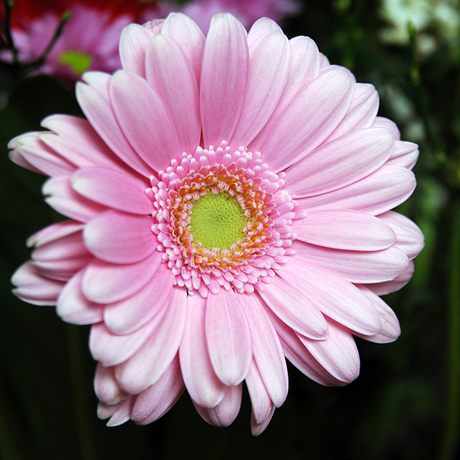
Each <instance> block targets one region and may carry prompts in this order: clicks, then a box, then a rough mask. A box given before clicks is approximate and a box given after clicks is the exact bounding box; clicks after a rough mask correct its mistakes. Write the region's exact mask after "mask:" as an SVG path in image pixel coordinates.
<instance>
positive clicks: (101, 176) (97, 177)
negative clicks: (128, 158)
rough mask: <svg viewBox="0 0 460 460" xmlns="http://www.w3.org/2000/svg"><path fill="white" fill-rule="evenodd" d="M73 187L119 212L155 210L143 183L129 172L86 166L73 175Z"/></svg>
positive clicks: (143, 212) (145, 212)
mask: <svg viewBox="0 0 460 460" xmlns="http://www.w3.org/2000/svg"><path fill="white" fill-rule="evenodd" d="M71 181H72V188H73V189H74V190H75V191H77V192H78V193H79V194H80V195H83V196H85V197H86V198H89V199H91V200H93V201H96V202H97V203H99V204H102V205H104V206H107V207H109V208H113V209H116V210H118V211H126V212H132V213H135V214H149V213H152V210H153V208H152V203H151V201H150V200H149V199H148V198H147V196H146V194H145V189H146V188H147V186H148V185H149V184H148V183H145V184H142V182H141V181H137V180H135V179H134V178H132V177H130V176H129V175H127V174H124V173H122V172H121V171H117V170H114V169H108V168H103V167H93V168H84V169H80V170H78V171H77V172H76V173H75V174H74V175H73V176H72V179H71Z"/></svg>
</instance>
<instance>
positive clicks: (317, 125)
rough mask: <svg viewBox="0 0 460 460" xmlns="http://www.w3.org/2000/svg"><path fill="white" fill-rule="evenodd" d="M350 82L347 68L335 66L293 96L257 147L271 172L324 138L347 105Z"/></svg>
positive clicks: (297, 157)
mask: <svg viewBox="0 0 460 460" xmlns="http://www.w3.org/2000/svg"><path fill="white" fill-rule="evenodd" d="M352 84H353V79H352V77H351V75H350V73H349V72H348V71H345V70H342V69H340V68H337V69H335V68H334V69H331V70H329V71H327V72H324V73H323V74H321V75H320V76H319V77H318V78H316V79H315V80H313V81H312V82H311V83H310V84H309V85H308V86H307V87H305V89H303V90H302V91H301V92H300V93H299V94H298V95H297V96H296V97H295V98H294V100H293V101H292V102H291V103H290V104H289V105H288V107H287V108H286V109H285V111H284V113H283V114H282V115H281V116H280V117H279V119H278V122H277V123H276V124H275V126H274V127H273V130H272V131H271V133H270V134H269V135H268V137H267V140H266V141H265V142H264V144H263V145H262V147H261V149H260V151H261V152H262V154H263V158H264V161H265V162H266V163H267V164H268V165H269V167H270V169H271V170H272V171H276V172H278V171H282V170H283V169H285V168H287V167H288V166H290V165H292V164H293V163H295V162H296V161H298V160H299V159H301V158H302V157H304V156H305V155H306V154H307V153H308V152H311V151H312V150H314V149H315V148H316V147H318V146H319V145H320V144H321V143H322V142H323V141H324V140H325V139H326V138H327V136H328V135H329V134H330V133H331V132H332V131H333V130H334V129H335V128H336V127H337V125H338V124H339V123H340V121H341V120H342V118H343V116H344V115H345V113H346V111H347V109H348V106H349V105H350V100H351V95H352V91H351V87H352Z"/></svg>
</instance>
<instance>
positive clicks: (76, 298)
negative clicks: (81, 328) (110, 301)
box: [56, 271, 102, 324]
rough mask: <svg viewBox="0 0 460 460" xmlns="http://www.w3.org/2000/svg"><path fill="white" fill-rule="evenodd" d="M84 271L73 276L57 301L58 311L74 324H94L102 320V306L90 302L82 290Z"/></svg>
mask: <svg viewBox="0 0 460 460" xmlns="http://www.w3.org/2000/svg"><path fill="white" fill-rule="evenodd" d="M82 278H83V271H81V272H78V273H77V274H76V275H75V276H74V277H73V278H71V279H70V280H69V281H68V282H67V284H66V285H65V286H64V288H63V289H62V291H61V293H60V295H59V297H58V299H57V303H56V313H57V314H58V315H59V316H60V318H61V319H62V320H64V321H67V322H68V323H72V324H94V323H98V322H99V321H102V306H100V305H97V304H95V303H93V302H90V301H88V300H87V299H86V297H85V296H84V295H83V294H82V292H81V282H82Z"/></svg>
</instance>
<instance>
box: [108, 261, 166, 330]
mask: <svg viewBox="0 0 460 460" xmlns="http://www.w3.org/2000/svg"><path fill="white" fill-rule="evenodd" d="M173 279H174V277H173V274H172V273H171V270H169V269H168V268H167V267H165V266H164V265H160V267H159V269H158V271H157V272H156V273H155V274H154V275H153V278H152V279H151V280H150V281H149V282H148V283H147V285H146V286H144V287H143V288H142V289H140V290H139V291H138V292H136V293H135V294H133V295H132V296H131V297H128V298H127V299H124V300H121V301H120V302H117V303H112V304H110V305H107V306H106V307H105V309H104V322H105V325H106V326H107V327H108V329H110V331H112V332H113V333H114V334H131V333H132V332H133V331H135V330H137V329H139V328H140V327H142V326H143V325H144V324H146V323H147V322H149V321H150V320H151V319H152V318H155V317H156V316H157V315H162V313H163V311H164V309H165V308H166V306H167V304H168V300H169V297H170V296H171V294H172V289H173Z"/></svg>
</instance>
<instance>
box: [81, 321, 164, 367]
mask: <svg viewBox="0 0 460 460" xmlns="http://www.w3.org/2000/svg"><path fill="white" fill-rule="evenodd" d="M158 322H159V321H156V322H155V321H152V322H151V323H148V324H147V325H146V326H144V327H143V328H141V329H138V330H137V331H135V332H133V333H132V334H128V335H117V334H113V333H112V332H110V330H109V329H108V328H107V327H106V325H105V324H104V323H98V324H94V325H93V326H92V327H91V332H90V334H89V349H90V351H91V355H92V357H93V359H95V360H96V361H100V362H101V363H102V365H103V366H106V367H107V366H116V365H117V364H120V363H122V362H124V361H126V360H127V359H129V358H131V356H133V355H134V354H135V353H136V352H137V351H138V350H139V348H141V347H142V345H143V344H144V343H145V342H146V341H147V339H148V338H149V336H150V335H151V334H152V330H153V329H154V328H155V327H156V326H157V325H158Z"/></svg>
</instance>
